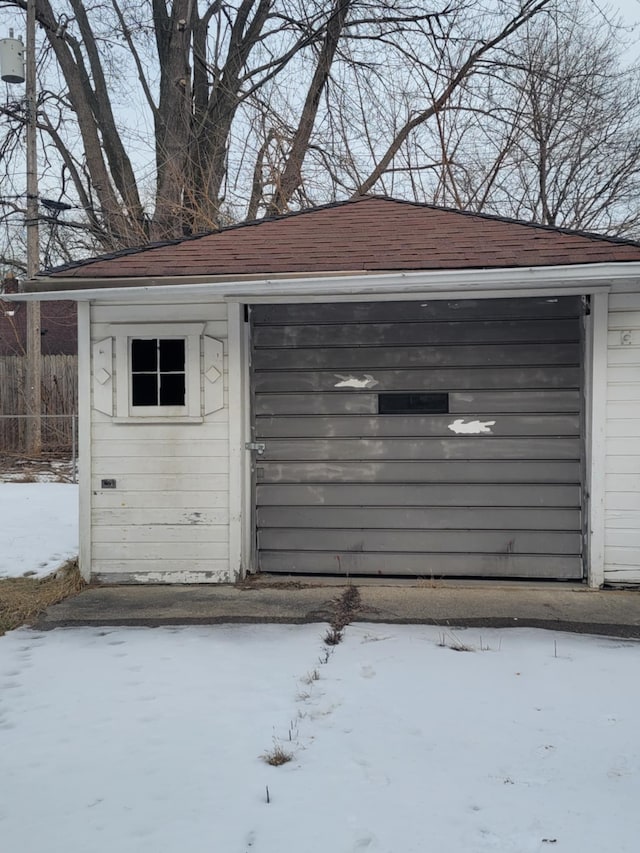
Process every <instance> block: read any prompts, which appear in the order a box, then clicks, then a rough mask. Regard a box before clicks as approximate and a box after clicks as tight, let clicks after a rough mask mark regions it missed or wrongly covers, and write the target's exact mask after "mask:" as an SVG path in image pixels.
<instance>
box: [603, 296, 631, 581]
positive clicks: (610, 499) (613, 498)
mask: <svg viewBox="0 0 640 853" xmlns="http://www.w3.org/2000/svg"><path fill="white" fill-rule="evenodd" d="M608 326H609V330H608V346H607V351H608V358H607V361H608V367H607V457H606V478H605V481H606V494H605V583H640V292H637V293H612V294H611V295H610V297H609V324H608Z"/></svg>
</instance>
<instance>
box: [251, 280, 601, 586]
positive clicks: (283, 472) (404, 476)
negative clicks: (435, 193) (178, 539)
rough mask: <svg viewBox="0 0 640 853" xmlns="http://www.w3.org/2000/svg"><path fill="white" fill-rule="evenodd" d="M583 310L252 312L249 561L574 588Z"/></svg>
mask: <svg viewBox="0 0 640 853" xmlns="http://www.w3.org/2000/svg"><path fill="white" fill-rule="evenodd" d="M587 311H588V299H587V298H583V297H580V296H559V297H546V296H545V297H536V298H513V299H479V300H478V299H463V300H459V301H446V300H433V301H428V302H424V301H420V302H411V301H395V302H352V303H349V302H334V303H331V304H328V303H321V304H308V303H307V304H302V303H300V304H263V305H255V306H253V307H252V308H251V309H250V320H251V365H252V367H251V383H250V385H251V397H252V400H251V403H252V441H253V443H254V444H255V446H256V448H257V452H256V453H255V454H254V465H253V477H254V495H255V519H256V568H257V569H258V570H259V571H262V572H268V573H288V574H324V575H327V574H331V575H343V576H351V575H358V576H395V577H398V576H406V577H414V578H415V577H419V578H425V579H439V578H448V577H452V578H453V577H457V578H514V579H516V578H526V579H546V580H580V579H582V578H583V575H584V566H583V562H584V561H583V539H584V536H583V516H584V514H583V511H582V510H583V491H584V490H583V486H582V482H583V469H584V440H583V439H584V435H583V433H584V427H583V423H584V417H583V374H584V369H583V364H584V355H583V353H584V315H585V312H587Z"/></svg>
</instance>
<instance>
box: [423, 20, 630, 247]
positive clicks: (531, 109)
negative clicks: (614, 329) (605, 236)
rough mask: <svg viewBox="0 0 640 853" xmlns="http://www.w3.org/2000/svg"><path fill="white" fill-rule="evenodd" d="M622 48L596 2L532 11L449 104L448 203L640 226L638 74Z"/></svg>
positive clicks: (559, 221)
mask: <svg viewBox="0 0 640 853" xmlns="http://www.w3.org/2000/svg"><path fill="white" fill-rule="evenodd" d="M620 53H621V45H620V40H619V36H618V34H617V32H616V28H615V27H607V26H603V23H602V21H601V20H600V21H599V20H594V18H593V8H592V7H591V5H590V4H587V3H581V4H577V5H574V6H572V8H571V10H569V11H566V10H565V11H562V12H558V11H557V10H553V11H551V12H550V13H549V14H547V15H545V16H544V17H540V18H537V19H536V20H535V21H531V22H530V23H529V24H528V25H527V27H525V28H523V30H522V31H521V32H520V33H519V35H518V38H517V39H516V40H515V41H514V42H513V43H512V44H511V45H509V46H508V49H506V50H505V51H504V52H503V54H502V55H501V56H500V57H499V63H498V65H497V66H496V65H495V64H489V65H487V67H486V69H483V70H482V71H481V73H480V74H479V75H478V76H477V77H476V78H475V80H474V85H473V86H471V87H470V88H469V89H468V90H466V91H465V92H463V93H462V98H461V99H460V101H459V102H458V103H457V104H456V105H455V107H456V108H455V110H454V109H451V110H450V111H449V112H450V115H449V118H450V119H451V121H450V123H449V127H448V129H447V135H446V139H443V151H444V155H443V161H444V160H446V162H447V164H448V167H447V170H446V172H444V171H442V172H441V173H440V175H439V178H440V180H439V181H438V185H437V189H438V192H439V193H440V194H441V195H442V197H443V200H444V201H445V203H447V202H448V203H452V202H453V203H455V204H456V205H457V206H460V207H466V208H469V209H472V210H477V211H482V210H485V211H488V212H494V213H499V214H502V215H507V216H513V217H516V218H519V219H524V220H532V221H535V222H541V223H543V224H546V225H560V226H564V227H568V228H579V229H585V230H594V231H602V232H604V233H609V234H613V235H624V234H629V235H632V234H636V235H638V234H639V233H640V230H639V229H640V109H639V105H640V74H639V72H638V69H637V68H633V67H632V68H627V69H624V70H623V69H621V67H620V60H619V57H620ZM453 106H454V105H453V104H450V107H453Z"/></svg>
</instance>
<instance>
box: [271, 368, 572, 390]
mask: <svg viewBox="0 0 640 853" xmlns="http://www.w3.org/2000/svg"><path fill="white" fill-rule="evenodd" d="M370 372H371V371H369V373H370ZM352 373H353V370H352V368H351V366H350V365H348V366H345V368H344V369H343V370H340V371H335V372H332V371H322V372H320V371H316V372H306V371H299V372H295V373H293V372H288V371H281V372H276V371H274V372H273V373H257V374H256V375H255V391H256V392H257V393H258V394H261V393H274V392H275V393H278V392H283V391H286V392H298V393H299V392H310V391H311V392H313V391H336V390H338V391H339V390H340V389H341V388H343V387H344V383H345V382H347V381H349V380H350V379H351V374H352ZM581 375H582V373H581V370H580V369H579V368H577V367H564V366H562V367H558V366H556V365H550V366H549V367H542V366H540V367H537V366H536V367H522V368H517V367H501V368H488V367H487V368H483V367H473V368H464V369H460V370H455V369H450V368H446V369H442V370H436V369H429V370H422V369H420V370H415V369H414V370H377V371H376V373H375V376H374V377H373V379H374V381H375V383H376V384H375V386H373V387H375V390H376V393H379V392H380V391H461V390H487V389H502V388H505V387H509V388H513V389H520V388H522V389H530V388H566V387H569V388H571V387H576V385H579V383H580V378H581ZM357 378H364V379H365V381H366V374H365V376H364V377H363V376H362V373H360V375H359V376H358V377H357ZM341 383H342V384H341Z"/></svg>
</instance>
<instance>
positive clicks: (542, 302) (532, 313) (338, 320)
mask: <svg viewBox="0 0 640 853" xmlns="http://www.w3.org/2000/svg"><path fill="white" fill-rule="evenodd" d="M487 305H488V303H487V301H486V300H485V299H460V300H455V301H448V300H434V301H431V302H415V301H407V302H352V303H349V305H348V310H349V316H350V318H351V319H352V320H353V322H354V323H389V322H391V321H393V322H397V323H403V322H409V323H414V322H415V321H416V320H420V321H423V322H430V321H443V320H444V321H454V322H455V321H460V320H472V321H474V322H482V320H483V319H485V318H489V319H496V318H498V317H504V318H505V319H516V320H531V319H532V318H536V319H541V318H545V317H549V318H551V319H556V320H557V319H558V318H562V317H574V318H575V317H576V316H578V314H579V313H580V311H581V310H582V300H581V298H580V297H579V296H565V297H563V298H562V299H556V298H554V297H546V296H544V297H538V298H532V299H492V300H491V308H490V313H488V312H487ZM310 319H311V321H312V322H314V323H317V324H321V323H322V324H325V323H329V324H343V323H344V322H345V303H338V302H333V303H322V304H316V305H314V306H313V309H312V313H310V311H309V306H308V305H260V306H256V308H255V309H254V313H253V317H252V321H253V323H254V325H255V326H260V325H267V326H287V325H292V324H293V325H295V324H308V323H309V321H310Z"/></svg>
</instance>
